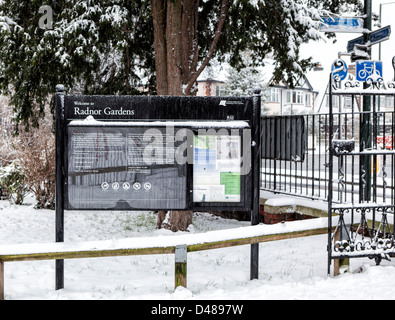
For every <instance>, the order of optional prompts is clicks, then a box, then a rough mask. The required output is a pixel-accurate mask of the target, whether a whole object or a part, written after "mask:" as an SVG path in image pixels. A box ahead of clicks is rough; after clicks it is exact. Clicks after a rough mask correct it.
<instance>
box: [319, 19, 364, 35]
mask: <svg viewBox="0 0 395 320" xmlns="http://www.w3.org/2000/svg"><path fill="white" fill-rule="evenodd" d="M321 22H322V25H321V31H322V32H347V33H348V32H349V33H355V32H356V33H360V32H362V31H363V19H362V18H358V17H339V18H334V17H321Z"/></svg>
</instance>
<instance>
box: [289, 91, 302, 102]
mask: <svg viewBox="0 0 395 320" xmlns="http://www.w3.org/2000/svg"><path fill="white" fill-rule="evenodd" d="M303 101H304V99H303V93H302V92H300V91H293V92H292V103H297V104H303Z"/></svg>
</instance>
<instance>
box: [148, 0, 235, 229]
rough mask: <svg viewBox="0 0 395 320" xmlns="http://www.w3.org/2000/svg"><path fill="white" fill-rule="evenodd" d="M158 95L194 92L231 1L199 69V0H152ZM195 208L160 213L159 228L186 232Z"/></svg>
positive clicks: (225, 4) (225, 3) (225, 1)
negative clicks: (167, 215)
mask: <svg viewBox="0 0 395 320" xmlns="http://www.w3.org/2000/svg"><path fill="white" fill-rule="evenodd" d="M151 7H152V17H153V24H154V48H155V68H156V87H157V94H158V95H172V96H180V95H193V94H194V93H195V92H194V85H195V83H196V80H197V78H198V77H199V75H200V74H201V72H202V71H203V69H204V68H205V67H206V65H207V64H208V62H209V61H210V59H211V58H212V56H213V54H214V52H215V48H216V45H217V43H218V39H219V36H220V34H221V30H222V28H223V25H224V22H225V18H226V14H227V9H228V0H222V6H221V12H220V13H219V19H218V21H219V23H218V26H217V30H216V33H215V36H214V39H213V42H212V45H211V48H210V50H209V52H208V54H207V56H206V58H205V59H204V61H203V62H202V63H201V65H200V67H199V68H198V56H199V49H198V30H197V28H198V17H199V15H198V9H199V0H183V1H181V0H151ZM192 214H193V212H192V211H171V212H170V216H169V217H168V219H166V211H163V210H162V211H159V212H158V220H157V227H158V228H161V227H164V228H167V229H170V230H172V231H178V230H183V231H186V230H187V228H188V226H189V224H191V223H192Z"/></svg>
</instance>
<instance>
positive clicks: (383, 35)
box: [369, 26, 391, 45]
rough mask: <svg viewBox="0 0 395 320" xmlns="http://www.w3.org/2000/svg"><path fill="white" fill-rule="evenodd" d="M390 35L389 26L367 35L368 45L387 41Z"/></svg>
mask: <svg viewBox="0 0 395 320" xmlns="http://www.w3.org/2000/svg"><path fill="white" fill-rule="evenodd" d="M390 35H391V26H386V27H384V28H381V29H379V30H376V31H373V32H372V33H370V34H369V41H370V45H374V44H376V43H379V42H382V41H385V40H388V39H389V38H390Z"/></svg>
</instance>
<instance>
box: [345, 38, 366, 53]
mask: <svg viewBox="0 0 395 320" xmlns="http://www.w3.org/2000/svg"><path fill="white" fill-rule="evenodd" d="M356 44H360V45H364V44H365V38H364V36H361V37H359V38H356V39H354V40H350V41H348V45H347V52H352V51H354V47H355V45H356Z"/></svg>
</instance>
